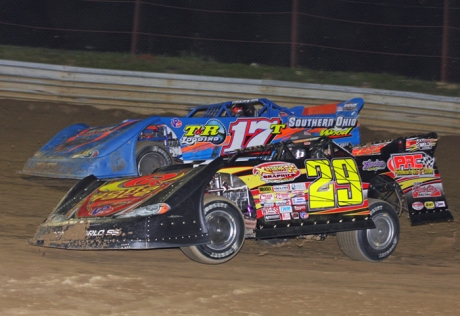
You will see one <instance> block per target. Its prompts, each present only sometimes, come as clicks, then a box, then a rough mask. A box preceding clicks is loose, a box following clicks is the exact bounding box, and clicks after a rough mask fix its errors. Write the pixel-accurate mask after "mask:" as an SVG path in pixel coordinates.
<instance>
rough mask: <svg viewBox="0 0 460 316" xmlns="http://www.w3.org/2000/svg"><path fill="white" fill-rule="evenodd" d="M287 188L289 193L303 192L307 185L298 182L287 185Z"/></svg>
mask: <svg viewBox="0 0 460 316" xmlns="http://www.w3.org/2000/svg"><path fill="white" fill-rule="evenodd" d="M289 188H290V189H291V191H302V192H303V191H304V190H306V189H307V185H306V183H305V182H299V183H291V184H289Z"/></svg>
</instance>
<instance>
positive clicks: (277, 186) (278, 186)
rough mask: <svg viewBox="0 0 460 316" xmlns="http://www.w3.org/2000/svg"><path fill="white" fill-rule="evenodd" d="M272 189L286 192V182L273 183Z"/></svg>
mask: <svg viewBox="0 0 460 316" xmlns="http://www.w3.org/2000/svg"><path fill="white" fill-rule="evenodd" d="M273 191H274V192H287V191H289V186H288V185H287V184H283V185H275V186H273Z"/></svg>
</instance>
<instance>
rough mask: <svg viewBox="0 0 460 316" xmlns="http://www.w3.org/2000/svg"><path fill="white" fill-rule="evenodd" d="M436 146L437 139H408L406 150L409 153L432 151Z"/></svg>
mask: <svg viewBox="0 0 460 316" xmlns="http://www.w3.org/2000/svg"><path fill="white" fill-rule="evenodd" d="M435 145H436V139H433V138H428V139H426V138H420V139H407V140H406V148H407V150H408V151H417V150H430V149H432V148H433V147H434V146H435Z"/></svg>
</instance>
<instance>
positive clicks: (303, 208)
mask: <svg viewBox="0 0 460 316" xmlns="http://www.w3.org/2000/svg"><path fill="white" fill-rule="evenodd" d="M293 208H294V211H295V212H306V211H307V206H306V205H294V207H293Z"/></svg>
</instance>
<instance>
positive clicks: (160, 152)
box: [136, 141, 174, 176]
mask: <svg viewBox="0 0 460 316" xmlns="http://www.w3.org/2000/svg"><path fill="white" fill-rule="evenodd" d="M173 163H174V160H173V157H172V156H171V154H170V153H169V151H168V150H167V149H166V147H165V146H164V145H163V144H161V143H158V142H151V141H143V142H138V143H137V145H136V166H137V173H138V174H139V176H145V175H148V174H152V173H153V172H154V171H155V170H156V169H157V168H160V167H166V166H169V165H172V164H173Z"/></svg>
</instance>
